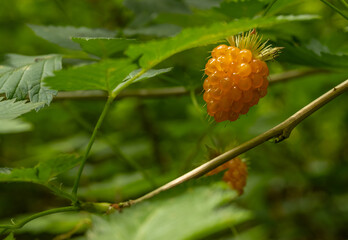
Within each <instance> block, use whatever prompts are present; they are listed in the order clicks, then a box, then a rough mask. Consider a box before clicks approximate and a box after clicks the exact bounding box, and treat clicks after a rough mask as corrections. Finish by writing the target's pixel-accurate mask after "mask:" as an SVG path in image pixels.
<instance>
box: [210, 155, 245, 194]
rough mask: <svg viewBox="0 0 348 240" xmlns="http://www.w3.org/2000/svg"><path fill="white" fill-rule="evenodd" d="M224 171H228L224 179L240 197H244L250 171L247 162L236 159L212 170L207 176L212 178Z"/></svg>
mask: <svg viewBox="0 0 348 240" xmlns="http://www.w3.org/2000/svg"><path fill="white" fill-rule="evenodd" d="M224 170H227V171H226V172H225V173H224V176H223V178H222V179H223V180H224V181H225V182H226V183H227V184H228V185H229V187H230V188H231V189H234V190H236V191H237V192H238V194H239V195H242V194H243V189H244V187H245V185H246V181H247V178H248V169H247V165H246V164H245V162H243V161H242V160H241V159H240V158H239V157H236V158H233V159H232V160H230V161H228V162H226V163H224V164H222V165H220V166H219V167H217V168H215V169H213V170H211V171H210V172H208V173H207V174H206V175H207V176H211V175H214V174H217V173H219V172H221V171H224Z"/></svg>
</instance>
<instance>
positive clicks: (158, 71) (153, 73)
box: [113, 68, 172, 92]
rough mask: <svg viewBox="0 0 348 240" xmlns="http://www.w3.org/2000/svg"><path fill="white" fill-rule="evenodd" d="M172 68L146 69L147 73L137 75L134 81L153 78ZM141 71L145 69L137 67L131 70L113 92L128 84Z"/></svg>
mask: <svg viewBox="0 0 348 240" xmlns="http://www.w3.org/2000/svg"><path fill="white" fill-rule="evenodd" d="M171 70H172V68H163V69H150V70H148V71H146V72H145V73H143V74H142V75H140V76H139V77H137V78H136V79H134V80H133V81H132V83H135V82H139V81H141V80H145V79H148V78H152V77H154V76H156V75H159V74H162V73H165V72H169V71H171ZM141 71H143V70H142V69H137V70H134V71H133V72H131V73H130V74H129V75H128V76H127V77H126V78H125V79H124V80H123V82H122V83H120V84H119V85H117V87H116V88H114V90H113V92H117V91H118V90H119V89H121V88H123V87H124V85H125V84H127V82H128V81H129V80H131V79H133V78H134V77H135V76H136V75H137V74H139V73H140V72H141Z"/></svg>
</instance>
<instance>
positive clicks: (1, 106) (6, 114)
mask: <svg viewBox="0 0 348 240" xmlns="http://www.w3.org/2000/svg"><path fill="white" fill-rule="evenodd" d="M2 99H3V98H1V97H0V120H11V119H14V118H17V117H19V116H20V115H22V114H24V113H27V112H29V111H31V110H33V109H35V108H38V107H40V106H42V105H43V104H44V103H31V102H27V101H18V102H16V101H15V99H11V100H5V101H1V100H2Z"/></svg>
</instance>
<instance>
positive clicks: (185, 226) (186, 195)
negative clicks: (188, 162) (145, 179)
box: [87, 182, 251, 240]
mask: <svg viewBox="0 0 348 240" xmlns="http://www.w3.org/2000/svg"><path fill="white" fill-rule="evenodd" d="M235 197H236V193H235V192H234V191H232V190H230V189H228V188H227V186H226V185H225V184H223V183H221V182H219V183H215V184H213V185H211V184H210V185H208V186H198V187H197V186H196V187H191V188H189V189H187V190H186V191H184V192H182V193H180V194H176V196H171V197H168V196H167V197H166V198H163V196H162V197H161V196H158V197H156V198H155V199H151V200H147V201H146V202H144V203H140V204H137V205H135V206H132V208H130V209H124V213H123V214H118V213H115V214H112V215H110V216H104V217H99V216H98V217H97V216H95V217H94V218H93V228H92V230H90V231H89V232H88V233H87V237H88V239H97V238H98V239H100V240H113V239H118V240H128V239H141V240H163V239H171V240H184V239H185V240H189V239H202V238H204V237H208V236H210V235H212V234H214V233H217V232H219V231H222V230H224V229H228V228H230V227H231V226H233V225H235V224H239V223H242V222H244V221H246V220H248V219H249V218H250V217H251V215H250V213H249V212H248V211H246V210H243V209H241V208H239V207H237V206H235V205H232V204H226V203H227V202H229V201H231V200H232V199H233V198H235Z"/></svg>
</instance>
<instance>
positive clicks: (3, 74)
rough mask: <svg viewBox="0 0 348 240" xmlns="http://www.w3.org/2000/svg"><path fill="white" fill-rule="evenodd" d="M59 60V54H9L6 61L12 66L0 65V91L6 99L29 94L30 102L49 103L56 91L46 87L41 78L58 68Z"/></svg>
mask: <svg viewBox="0 0 348 240" xmlns="http://www.w3.org/2000/svg"><path fill="white" fill-rule="evenodd" d="M61 61H62V57H61V56H59V55H45V56H35V57H28V56H21V55H15V54H12V55H9V59H8V61H7V63H9V64H10V65H12V66H13V67H9V66H0V69H2V70H0V93H5V94H6V97H7V98H8V99H14V98H16V99H17V100H22V99H25V98H26V97H27V96H29V99H30V101H31V102H34V103H37V102H44V103H45V104H47V105H49V104H50V102H51V101H52V98H53V95H54V94H56V91H55V90H51V89H49V88H47V87H46V86H45V85H44V84H43V81H42V80H43V79H44V78H46V77H48V76H52V75H53V72H54V71H57V70H60V69H61V68H62V63H61Z"/></svg>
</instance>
